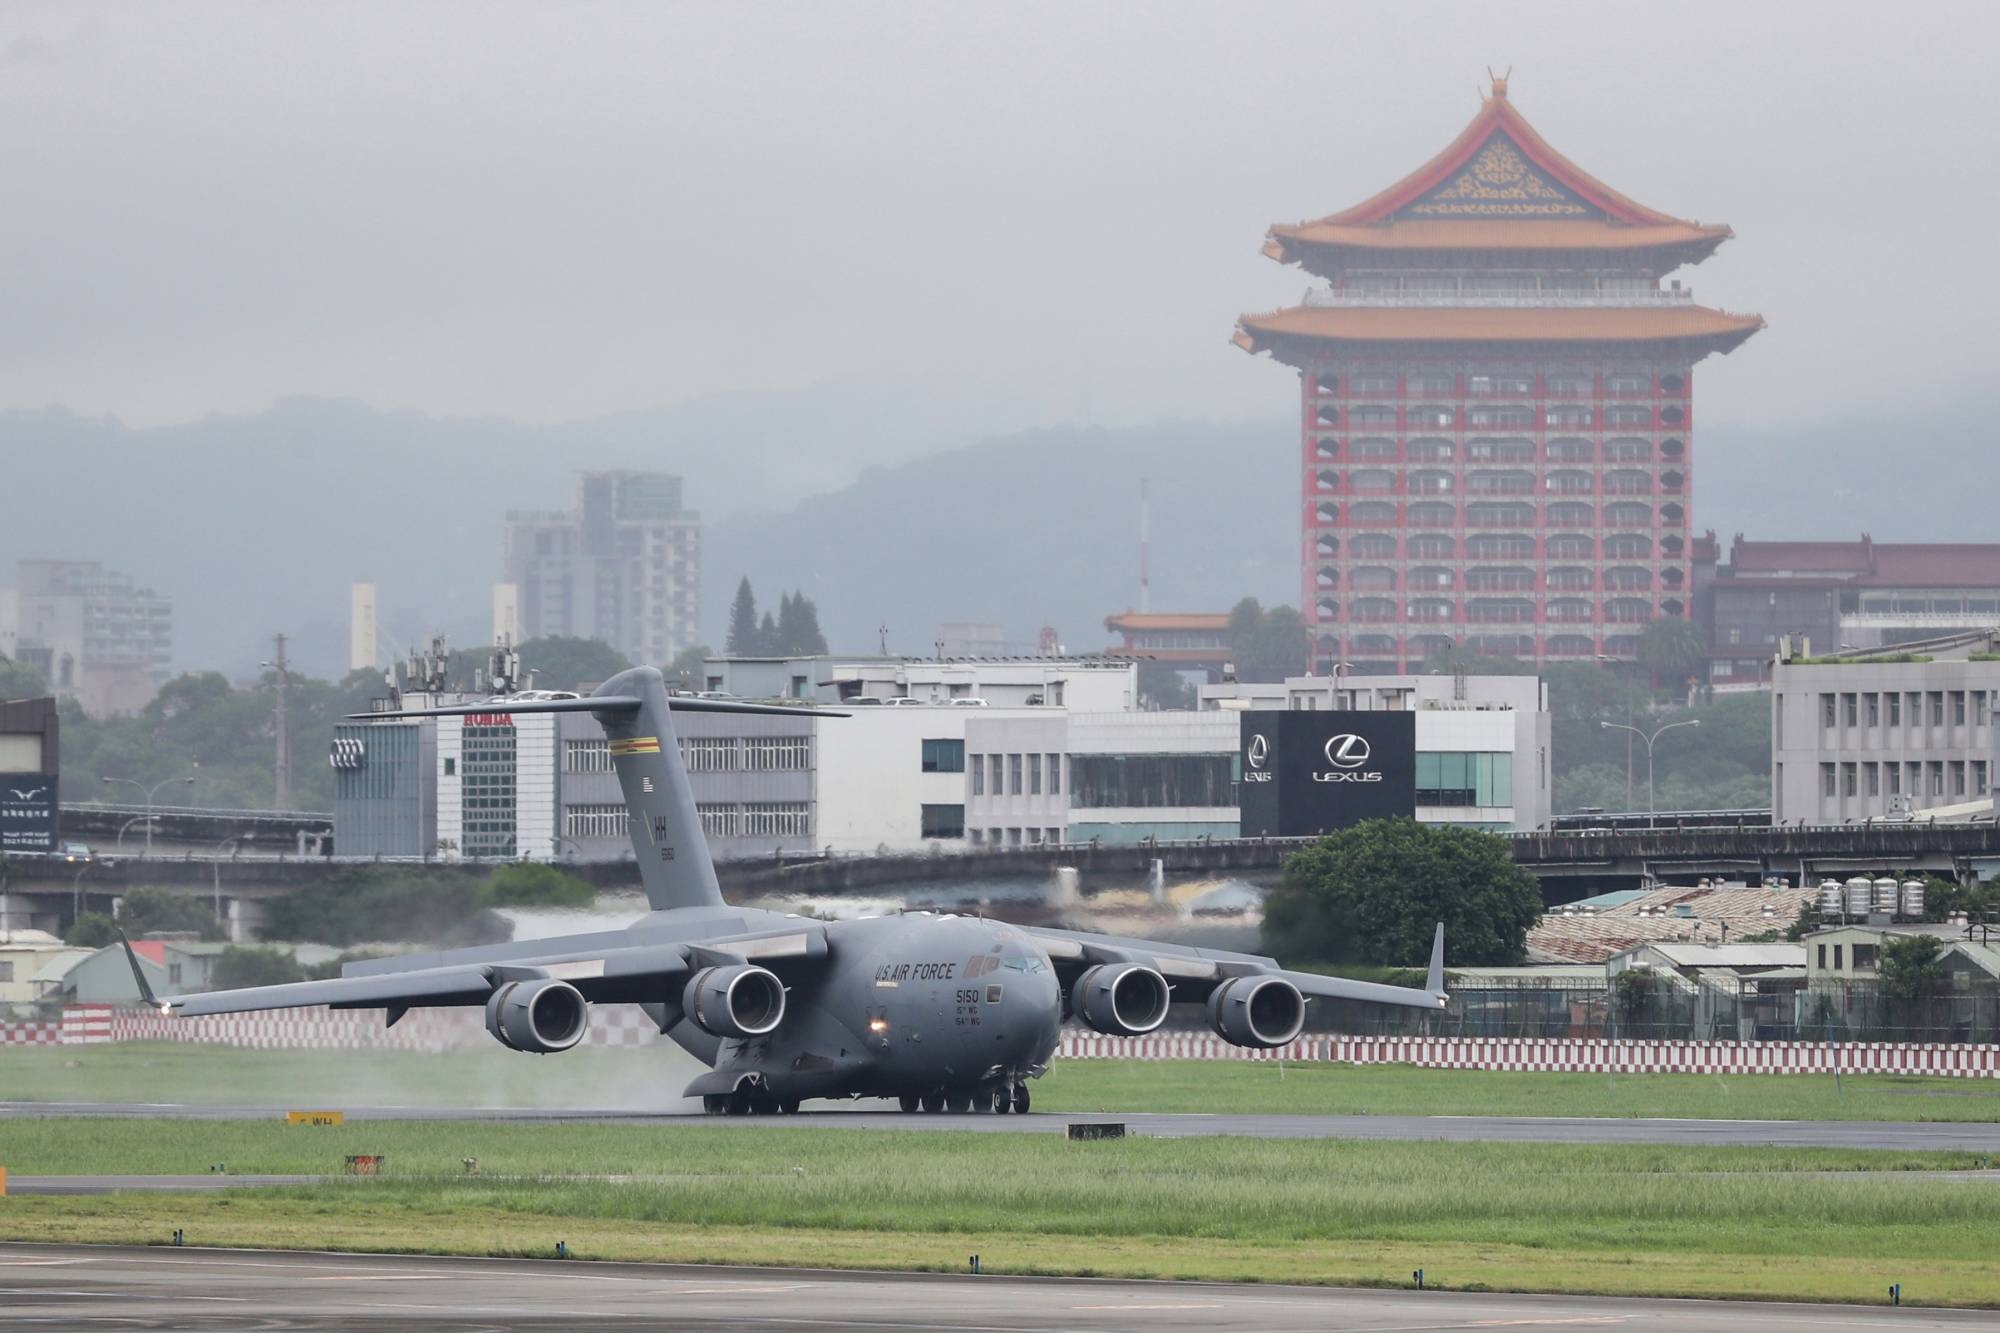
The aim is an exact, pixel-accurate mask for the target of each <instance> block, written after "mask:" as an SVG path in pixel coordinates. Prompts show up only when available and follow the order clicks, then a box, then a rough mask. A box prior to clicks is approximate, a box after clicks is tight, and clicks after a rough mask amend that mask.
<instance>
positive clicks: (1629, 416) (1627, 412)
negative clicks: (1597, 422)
mask: <svg viewBox="0 0 2000 1333" xmlns="http://www.w3.org/2000/svg"><path fill="white" fill-rule="evenodd" d="M1604 424H1605V425H1607V426H1650V425H1652V424H1653V409H1652V408H1650V407H1636V406H1627V407H1607V408H1605V409H1604Z"/></svg>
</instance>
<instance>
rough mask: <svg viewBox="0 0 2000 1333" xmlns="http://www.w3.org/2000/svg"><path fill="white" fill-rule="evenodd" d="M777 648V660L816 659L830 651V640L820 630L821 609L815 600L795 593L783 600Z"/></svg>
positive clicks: (776, 635) (779, 609) (780, 607)
mask: <svg viewBox="0 0 2000 1333" xmlns="http://www.w3.org/2000/svg"><path fill="white" fill-rule="evenodd" d="M773 644H774V646H773V649H772V652H773V655H774V656H784V657H814V656H817V655H819V654H822V653H824V652H825V651H826V636H825V635H824V634H822V633H820V628H819V607H817V606H816V605H814V604H813V600H812V598H810V597H808V596H806V595H805V593H803V592H798V591H794V592H791V593H788V594H787V595H786V596H784V597H783V598H781V599H780V600H779V602H778V625H777V632H776V634H775V635H774V636H773Z"/></svg>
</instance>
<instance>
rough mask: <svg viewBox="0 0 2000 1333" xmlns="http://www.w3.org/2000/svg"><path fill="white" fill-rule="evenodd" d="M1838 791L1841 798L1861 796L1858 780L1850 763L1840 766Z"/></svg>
mask: <svg viewBox="0 0 2000 1333" xmlns="http://www.w3.org/2000/svg"><path fill="white" fill-rule="evenodd" d="M1840 790H1841V794H1842V795H1843V796H1859V795H1860V794H1861V782H1860V778H1859V776H1858V775H1857V774H1856V773H1855V771H1854V764H1853V763H1852V762H1849V763H1845V764H1842V765H1841V766H1840Z"/></svg>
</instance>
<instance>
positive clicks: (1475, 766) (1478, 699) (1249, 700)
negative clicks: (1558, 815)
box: [1201, 674, 1554, 829]
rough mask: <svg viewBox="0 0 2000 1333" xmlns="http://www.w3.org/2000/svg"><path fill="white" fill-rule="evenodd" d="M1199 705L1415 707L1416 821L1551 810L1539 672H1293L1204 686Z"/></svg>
mask: <svg viewBox="0 0 2000 1333" xmlns="http://www.w3.org/2000/svg"><path fill="white" fill-rule="evenodd" d="M1201 707H1202V708H1204V709H1227V710H1241V709H1244V708H1250V709H1258V708H1280V709H1333V710H1341V711H1359V712H1369V711H1375V710H1389V711H1407V712H1414V713H1415V714H1416V736H1417V818H1418V819H1419V820H1420V821H1422V822H1424V823H1426V824H1469V825H1474V826H1476V827H1480V828H1493V829H1533V828H1539V827H1540V826H1542V825H1543V824H1546V823H1547V822H1548V821H1549V818H1550V816H1551V815H1552V814H1553V811H1554V804H1553V802H1554V790H1553V788H1552V786H1551V783H1550V777H1549V765H1550V735H1551V731H1550V728H1551V718H1550V714H1549V698H1548V687H1547V686H1546V685H1544V684H1543V683H1542V681H1541V678H1540V677H1539V676H1431V675H1376V676H1368V675H1347V674H1342V675H1340V676H1337V677H1336V676H1293V677H1291V678H1289V679H1287V680H1286V681H1285V682H1284V683H1283V684H1243V683H1225V684H1221V685H1205V686H1203V687H1202V690H1201ZM1234 748H1235V744H1234V742H1233V741H1232V742H1231V749H1232V750H1233V749H1234Z"/></svg>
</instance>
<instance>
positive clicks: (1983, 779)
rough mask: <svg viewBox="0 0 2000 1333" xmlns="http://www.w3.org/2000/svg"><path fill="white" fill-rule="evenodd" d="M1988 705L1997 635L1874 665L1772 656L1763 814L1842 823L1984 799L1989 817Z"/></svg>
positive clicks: (1994, 760)
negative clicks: (1766, 810)
mask: <svg viewBox="0 0 2000 1333" xmlns="http://www.w3.org/2000/svg"><path fill="white" fill-rule="evenodd" d="M1785 647H1786V648H1787V649H1788V648H1789V645H1785ZM1896 659H1919V660H1896ZM1996 704H2000V631H1982V632H1980V633H1975V634H1963V635H1956V636H1952V637H1950V638H1944V639H1935V640H1931V641H1928V642H1925V643H1909V644H1902V645H1898V646H1897V647H1895V648H1893V649H1886V650H1882V651H1879V652H1876V653H1875V654H1874V655H1873V656H1872V657H1871V656H1869V655H1867V654H1855V655H1852V656H1848V657H1840V658H1817V659H1807V658H1803V657H1800V656H1797V655H1794V654H1792V653H1790V652H1789V651H1781V653H1780V656H1779V659H1778V661H1777V663H1776V664H1775V665H1774V666H1773V667H1772V669H1771V807H1772V812H1771V813H1772V818H1773V819H1774V820H1775V821H1777V822H1778V823H1781V824H1785V823H1797V822H1799V821H1801V820H1803V821H1804V822H1806V823H1808V824H1843V823H1847V822H1850V821H1853V820H1860V819H1881V818H1903V817H1908V816H1912V815H1921V814H1922V813H1923V812H1925V811H1939V810H1953V809H1955V808H1958V807H1965V806H1976V805H1977V803H1979V802H1982V801H1983V802H1987V803H1988V805H1987V808H1986V810H1985V811H1984V817H1986V818H1991V817H1992V811H1991V805H1990V803H1991V801H1992V796H1993V775H1994V772H1995V768H1996V765H2000V748H1996V737H1995V734H1994V732H1995V728H1994V725H1993V713H1994V709H1995V706H1996Z"/></svg>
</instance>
